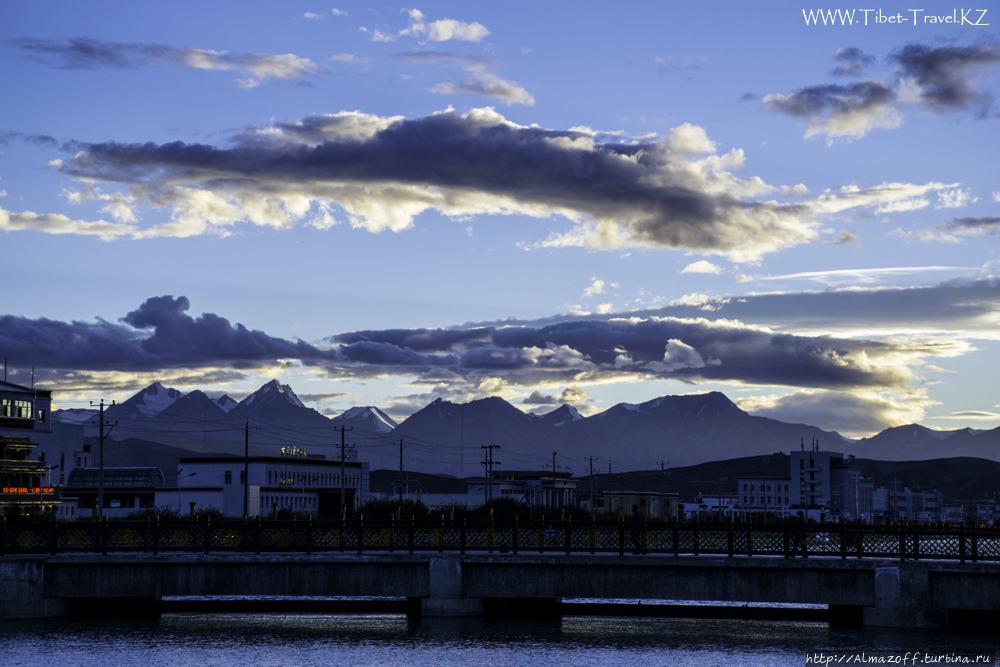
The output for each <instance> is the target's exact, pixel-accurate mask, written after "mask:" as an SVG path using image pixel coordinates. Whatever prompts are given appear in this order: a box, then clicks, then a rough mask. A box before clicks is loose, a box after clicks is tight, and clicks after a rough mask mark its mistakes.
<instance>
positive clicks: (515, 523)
mask: <svg viewBox="0 0 1000 667" xmlns="http://www.w3.org/2000/svg"><path fill="white" fill-rule="evenodd" d="M511 541H512V542H513V544H512V545H511V547H512V548H511V550H512V551H513V552H514V555H515V556H516V555H517V515H516V514H515V515H514V532H513V534H512V535H511Z"/></svg>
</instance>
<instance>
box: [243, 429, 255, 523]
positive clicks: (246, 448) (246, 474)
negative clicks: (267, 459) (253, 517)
mask: <svg viewBox="0 0 1000 667" xmlns="http://www.w3.org/2000/svg"><path fill="white" fill-rule="evenodd" d="M239 430H240V431H243V436H244V437H243V516H245V517H246V516H250V418H249V417H248V418H247V425H246V427H245V428H241V429H239ZM254 430H256V429H254Z"/></svg>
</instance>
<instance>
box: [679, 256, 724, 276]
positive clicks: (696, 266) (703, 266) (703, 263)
mask: <svg viewBox="0 0 1000 667" xmlns="http://www.w3.org/2000/svg"><path fill="white" fill-rule="evenodd" d="M681 273H714V274H719V273H722V267H721V266H718V265H717V264H712V263H711V262H709V261H708V260H704V259H703V260H700V261H697V262H693V263H691V264H688V265H687V266H685V267H684V268H683V269H682V270H681Z"/></svg>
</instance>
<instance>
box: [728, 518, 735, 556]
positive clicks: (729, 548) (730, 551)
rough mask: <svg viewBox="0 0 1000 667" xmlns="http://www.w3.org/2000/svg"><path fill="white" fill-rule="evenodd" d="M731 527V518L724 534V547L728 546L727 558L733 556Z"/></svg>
mask: <svg viewBox="0 0 1000 667" xmlns="http://www.w3.org/2000/svg"><path fill="white" fill-rule="evenodd" d="M733 529H734V527H733V520H732V519H730V520H729V525H728V526H727V534H726V547H728V550H729V558H732V557H733Z"/></svg>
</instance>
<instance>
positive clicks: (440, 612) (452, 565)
mask: <svg viewBox="0 0 1000 667" xmlns="http://www.w3.org/2000/svg"><path fill="white" fill-rule="evenodd" d="M428 565H429V566H428V572H429V574H430V580H429V589H430V590H429V591H428V592H429V593H430V595H429V596H428V597H425V598H420V615H421V616H483V615H484V614H485V613H486V609H485V606H484V605H483V600H482V599H481V598H469V597H466V595H465V580H464V578H463V576H462V557H461V556H458V555H442V556H434V557H431V559H430V563H429V564H428Z"/></svg>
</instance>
